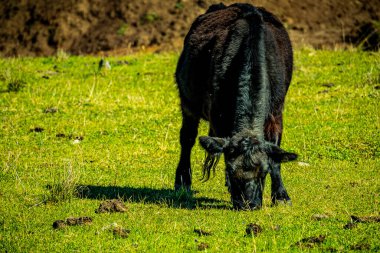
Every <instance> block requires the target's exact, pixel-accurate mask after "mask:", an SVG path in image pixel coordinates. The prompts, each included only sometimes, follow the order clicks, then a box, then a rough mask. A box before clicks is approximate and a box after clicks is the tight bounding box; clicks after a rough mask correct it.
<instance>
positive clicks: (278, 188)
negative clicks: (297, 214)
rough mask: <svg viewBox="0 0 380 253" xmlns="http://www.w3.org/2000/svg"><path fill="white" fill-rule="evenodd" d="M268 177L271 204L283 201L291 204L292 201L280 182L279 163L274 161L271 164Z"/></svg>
mask: <svg viewBox="0 0 380 253" xmlns="http://www.w3.org/2000/svg"><path fill="white" fill-rule="evenodd" d="M270 177H271V180H272V187H271V188H272V189H271V190H272V193H271V197H272V203H273V204H275V205H276V204H279V203H285V204H288V205H291V204H292V202H291V200H290V197H289V195H288V193H287V191H286V189H285V186H284V183H283V182H282V178H281V164H280V163H276V164H274V165H273V166H272V168H271V170H270Z"/></svg>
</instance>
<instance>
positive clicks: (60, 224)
mask: <svg viewBox="0 0 380 253" xmlns="http://www.w3.org/2000/svg"><path fill="white" fill-rule="evenodd" d="M91 223H92V218H91V217H78V218H75V217H69V218H67V219H66V220H56V221H54V222H53V228H55V229H60V228H64V227H66V226H77V225H89V224H91Z"/></svg>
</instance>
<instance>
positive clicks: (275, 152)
mask: <svg viewBox="0 0 380 253" xmlns="http://www.w3.org/2000/svg"><path fill="white" fill-rule="evenodd" d="M268 155H269V157H270V158H272V159H273V160H274V161H275V162H278V163H281V162H290V161H294V160H296V159H297V157H298V155H297V154H296V153H291V152H286V151H285V150H283V149H281V148H280V147H278V146H276V145H272V146H271V149H270V151H269V153H268Z"/></svg>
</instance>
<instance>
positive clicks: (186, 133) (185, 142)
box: [174, 113, 199, 191]
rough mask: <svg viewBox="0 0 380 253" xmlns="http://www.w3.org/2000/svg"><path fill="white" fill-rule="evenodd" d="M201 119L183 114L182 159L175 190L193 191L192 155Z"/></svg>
mask: <svg viewBox="0 0 380 253" xmlns="http://www.w3.org/2000/svg"><path fill="white" fill-rule="evenodd" d="M198 125H199V118H194V117H191V116H188V115H186V113H182V128H181V131H180V143H181V157H180V160H179V163H178V167H177V171H176V175H175V184H174V188H175V190H179V189H181V188H183V189H185V190H187V191H190V190H191V165H190V155H191V149H192V147H193V146H194V143H195V139H196V138H197V135H198Z"/></svg>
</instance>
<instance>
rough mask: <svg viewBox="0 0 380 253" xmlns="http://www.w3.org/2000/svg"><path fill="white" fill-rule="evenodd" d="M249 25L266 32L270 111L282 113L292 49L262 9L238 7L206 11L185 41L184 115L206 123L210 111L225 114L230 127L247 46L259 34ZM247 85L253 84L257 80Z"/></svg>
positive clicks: (181, 70) (181, 69)
mask: <svg viewBox="0 0 380 253" xmlns="http://www.w3.org/2000/svg"><path fill="white" fill-rule="evenodd" d="M252 13H253V14H252ZM252 15H255V17H256V18H252ZM257 17H260V19H258V18H257ZM260 20H261V21H260ZM252 22H263V26H262V27H264V30H265V32H264V33H265V36H264V40H265V41H264V44H265V50H266V51H267V52H266V53H265V59H266V65H267V66H268V68H267V70H268V71H267V72H268V73H267V74H268V78H269V82H270V86H271V87H270V90H271V95H270V100H271V102H270V105H271V111H277V110H281V109H282V104H283V101H284V97H285V94H286V91H287V88H288V86H289V83H290V80H291V73H292V50H291V45H290V41H289V37H288V35H287V32H286V31H285V29H284V27H283V26H282V24H281V23H280V22H279V21H278V20H277V19H276V18H275V17H274V16H273V15H272V14H270V13H269V12H267V11H265V10H264V9H261V8H255V7H253V6H251V5H244V4H243V5H240V4H236V5H231V6H229V7H225V6H217V7H216V8H210V11H208V12H207V13H206V14H204V15H201V16H199V17H198V18H197V19H196V20H195V22H194V23H193V25H192V27H191V28H190V31H189V33H188V34H187V36H186V38H185V42H184V49H183V52H182V54H181V56H180V59H179V61H178V65H177V71H176V81H177V84H178V88H179V92H180V97H181V105H182V108H183V110H184V111H185V112H187V113H189V114H194V115H196V116H197V117H203V118H205V119H207V120H210V118H211V117H212V114H213V113H214V114H215V113H216V114H219V112H223V117H224V118H223V119H220V121H221V122H224V123H225V124H228V123H230V124H232V120H231V118H232V117H233V114H234V113H235V111H236V109H237V108H235V107H234V106H235V99H236V93H237V89H238V87H237V86H238V85H239V80H240V79H241V68H242V67H243V66H244V64H246V62H245V61H246V60H245V59H246V55H245V54H246V52H247V50H245V48H247V47H254V45H250V44H249V42H250V41H252V40H250V38H251V37H255V36H258V35H257V34H253V30H252ZM254 54H255V53H254ZM251 85H256V84H255V80H253V82H252V84H251ZM227 122H228V123H227Z"/></svg>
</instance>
